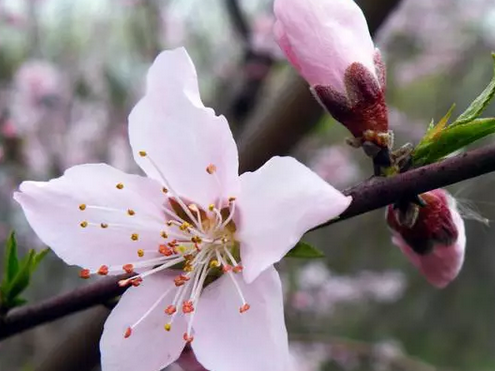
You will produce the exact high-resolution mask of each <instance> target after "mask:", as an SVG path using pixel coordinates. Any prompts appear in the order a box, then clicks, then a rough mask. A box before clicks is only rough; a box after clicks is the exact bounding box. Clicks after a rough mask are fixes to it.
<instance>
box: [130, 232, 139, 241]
mask: <svg viewBox="0 0 495 371" xmlns="http://www.w3.org/2000/svg"><path fill="white" fill-rule="evenodd" d="M138 239H139V235H138V234H137V233H133V234H131V240H133V241H137V240H138Z"/></svg>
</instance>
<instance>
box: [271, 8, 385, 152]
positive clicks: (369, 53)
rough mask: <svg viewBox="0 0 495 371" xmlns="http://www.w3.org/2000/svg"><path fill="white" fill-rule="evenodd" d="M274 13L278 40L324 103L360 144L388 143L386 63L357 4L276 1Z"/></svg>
mask: <svg viewBox="0 0 495 371" xmlns="http://www.w3.org/2000/svg"><path fill="white" fill-rule="evenodd" d="M274 11H275V16H276V18H277V21H276V23H275V26H274V32H275V37H276V39H277V42H278V44H279V45H280V47H281V49H282V50H283V51H284V53H285V55H286V56H287V59H288V60H289V61H290V62H291V63H292V65H293V66H294V67H295V68H296V69H297V70H298V71H299V73H300V74H301V75H302V76H303V77H304V78H305V79H306V80H307V81H308V83H309V84H310V85H311V91H312V92H313V94H314V95H315V97H316V98H317V99H318V101H319V102H320V103H321V104H322V105H323V107H325V108H326V109H327V110H328V111H329V112H330V114H331V115H332V116H333V117H334V118H335V119H336V120H338V121H340V122H341V123H342V124H343V125H345V126H346V127H347V128H348V129H349V131H350V132H351V133H352V134H353V135H354V137H355V138H356V139H357V141H356V144H357V145H360V144H363V143H365V142H370V143H372V144H375V145H377V146H378V147H380V148H385V147H388V146H389V144H390V140H391V139H390V137H389V134H388V118H387V106H386V103H385V85H386V82H385V66H384V64H383V62H382V59H381V56H380V52H379V51H378V50H377V49H375V47H374V44H373V40H372V39H371V35H370V33H369V30H368V26H367V24H366V19H365V18H364V15H363V12H362V11H361V9H360V8H359V7H358V6H357V5H356V3H355V2H354V1H352V0H276V1H275V5H274ZM370 156H371V157H374V156H373V154H370Z"/></svg>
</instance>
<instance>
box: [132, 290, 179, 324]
mask: <svg viewBox="0 0 495 371" xmlns="http://www.w3.org/2000/svg"><path fill="white" fill-rule="evenodd" d="M170 290H171V289H168V290H166V291H165V292H164V293H163V294H162V295H161V296H160V297H159V298H158V300H156V301H155V302H154V303H153V305H152V306H151V307H150V308H149V309H148V310H147V311H146V313H144V314H143V315H142V316H141V318H139V319H138V320H137V321H136V322H135V323H134V324H133V325H132V326H131V327H129V328H128V330H129V329H130V330H131V331H132V329H135V328H136V327H137V326H138V325H139V324H140V323H141V322H142V321H143V320H144V319H145V318H146V317H148V315H149V314H150V313H151V312H152V311H153V310H154V309H155V308H156V307H157V306H158V305H159V304H160V303H161V302H162V301H163V299H164V298H165V296H167V295H168V294H169V293H170Z"/></svg>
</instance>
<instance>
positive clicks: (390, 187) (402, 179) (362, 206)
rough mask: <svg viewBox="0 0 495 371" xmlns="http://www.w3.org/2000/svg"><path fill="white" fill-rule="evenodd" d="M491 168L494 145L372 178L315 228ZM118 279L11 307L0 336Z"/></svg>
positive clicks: (95, 300) (92, 299)
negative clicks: (339, 211)
mask: <svg viewBox="0 0 495 371" xmlns="http://www.w3.org/2000/svg"><path fill="white" fill-rule="evenodd" d="M492 171H495V145H491V146H488V147H485V148H480V149H476V150H473V151H470V152H466V153H464V154H461V155H459V156H456V157H452V158H449V159H447V160H444V161H442V162H438V163H435V164H432V165H428V166H424V167H421V168H418V169H414V170H411V171H408V172H407V173H404V174H399V175H397V176H395V177H393V178H379V179H377V178H374V179H371V180H369V181H367V182H364V183H361V184H359V185H357V186H355V187H352V188H350V189H348V190H346V191H344V193H345V194H347V195H351V196H352V197H353V200H352V203H351V205H350V207H349V208H348V209H347V210H346V211H345V212H344V213H343V214H342V215H341V217H340V218H339V219H335V220H332V221H330V222H328V223H325V224H323V225H321V226H318V227H316V228H322V227H324V226H327V225H330V224H334V223H337V222H340V221H342V220H345V219H348V218H351V217H354V216H357V215H360V214H364V213H366V212H368V211H372V210H375V209H378V208H380V207H383V206H386V205H388V204H392V203H394V202H395V201H398V200H400V199H402V198H404V197H407V196H411V195H415V194H419V193H423V192H426V191H429V190H432V189H436V188H441V187H445V186H447V185H450V184H453V183H457V182H460V181H462V180H465V179H469V178H474V177H477V176H479V175H482V174H486V173H489V172H492ZM316 228H315V229H316ZM120 279H122V276H121V277H113V278H105V279H103V280H101V281H99V282H96V283H93V284H89V285H87V286H85V287H82V288H80V289H77V290H75V291H72V292H70V293H67V294H63V295H59V296H56V297H54V298H51V299H47V300H45V301H42V302H41V303H38V304H33V305H26V306H23V307H21V308H19V309H14V310H12V311H11V312H9V313H8V314H7V315H6V316H5V317H4V318H3V321H2V322H1V323H0V339H4V338H6V337H8V336H11V335H14V334H17V333H19V332H22V331H24V330H27V329H30V328H32V327H35V326H37V325H40V324H43V323H46V322H49V321H52V320H54V319H57V318H60V317H63V316H66V315H68V314H71V313H75V312H78V311H81V310H83V309H86V308H89V307H91V306H94V305H98V304H103V303H105V302H107V301H108V300H110V299H112V298H114V297H116V296H118V295H121V294H122V293H123V292H124V291H125V288H122V287H119V286H118V285H117V282H118V281H119V280H120Z"/></svg>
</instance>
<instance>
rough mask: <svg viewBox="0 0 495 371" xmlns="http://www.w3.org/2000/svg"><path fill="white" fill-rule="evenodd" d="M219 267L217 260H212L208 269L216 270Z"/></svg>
mask: <svg viewBox="0 0 495 371" xmlns="http://www.w3.org/2000/svg"><path fill="white" fill-rule="evenodd" d="M219 266H220V263H219V262H218V260H215V259H213V260H212V261H210V268H218V267H219Z"/></svg>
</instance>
